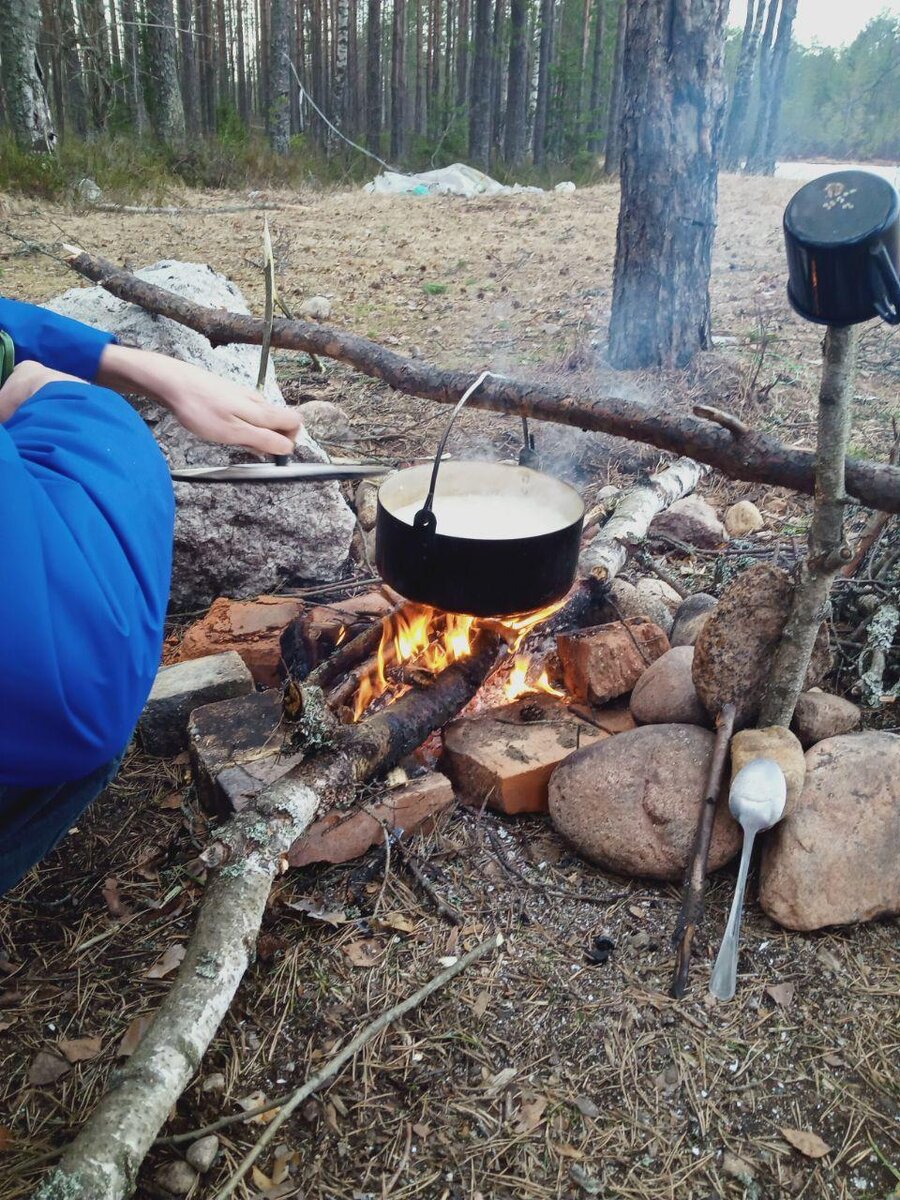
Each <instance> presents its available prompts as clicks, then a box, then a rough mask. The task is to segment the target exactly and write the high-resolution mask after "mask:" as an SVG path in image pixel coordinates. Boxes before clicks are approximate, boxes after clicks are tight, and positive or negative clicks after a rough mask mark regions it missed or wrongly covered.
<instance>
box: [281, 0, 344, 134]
mask: <svg viewBox="0 0 900 1200" xmlns="http://www.w3.org/2000/svg"><path fill="white" fill-rule="evenodd" d="M344 2H345V4H346V0H344ZM269 19H270V21H271V28H270V32H269V48H270V54H271V58H270V59H269V141H270V142H271V144H272V149H273V150H274V151H275V153H276V154H287V153H288V152H289V150H290V148H291V98H290V88H291V66H290V58H289V55H290V47H291V33H290V4H289V2H288V0H271V2H270V4H269Z"/></svg>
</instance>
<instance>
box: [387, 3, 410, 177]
mask: <svg viewBox="0 0 900 1200" xmlns="http://www.w3.org/2000/svg"><path fill="white" fill-rule="evenodd" d="M406 102H407V96H406V0H394V23H393V36H392V39H391V157H392V158H393V160H394V161H395V162H400V161H401V160H402V159H403V158H404V156H405V154H406Z"/></svg>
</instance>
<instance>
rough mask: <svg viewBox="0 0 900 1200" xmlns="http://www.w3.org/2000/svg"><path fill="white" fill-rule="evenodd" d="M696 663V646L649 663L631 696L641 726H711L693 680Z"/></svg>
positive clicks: (632, 710) (633, 710)
mask: <svg viewBox="0 0 900 1200" xmlns="http://www.w3.org/2000/svg"><path fill="white" fill-rule="evenodd" d="M693 662H694V647H693V646H676V647H675V649H674V650H667V651H666V653H665V654H664V655H662V657H661V658H658V659H657V660H656V662H654V663H651V664H650V666H649V667H648V668H647V670H646V671H645V672H644V673H643V675H642V676H641V677H640V679H639V680H638V681H637V683H636V684H635V685H634V691H633V692H632V693H631V715H632V716H633V717H634V719H635V720H636V721H637V723H638V724H639V725H702V726H704V727H707V726H709V724H710V718H709V716H708V715H707V712H706V709H705V708H704V707H703V705H702V704H701V703H700V697H699V696H698V695H697V689H696V688H695V687H694V681H693V679H692V678H691V667H692V665H693Z"/></svg>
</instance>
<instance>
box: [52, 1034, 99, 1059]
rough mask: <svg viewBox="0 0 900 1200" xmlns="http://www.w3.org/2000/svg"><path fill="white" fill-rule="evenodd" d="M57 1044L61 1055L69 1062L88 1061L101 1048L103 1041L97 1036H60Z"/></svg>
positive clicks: (94, 1056) (95, 1055)
mask: <svg viewBox="0 0 900 1200" xmlns="http://www.w3.org/2000/svg"><path fill="white" fill-rule="evenodd" d="M58 1045H59V1049H60V1052H61V1053H62V1055H63V1057H64V1058H65V1059H66V1060H67V1062H70V1063H80V1062H89V1061H90V1060H91V1059H92V1058H96V1057H97V1055H98V1054H99V1053H100V1051H101V1050H102V1049H103V1041H102V1039H101V1038H98V1037H85V1038H60V1039H59V1043H58Z"/></svg>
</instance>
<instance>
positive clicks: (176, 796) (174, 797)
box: [156, 792, 184, 809]
mask: <svg viewBox="0 0 900 1200" xmlns="http://www.w3.org/2000/svg"><path fill="white" fill-rule="evenodd" d="M183 800H184V793H183V792H169V794H168V796H163V798H162V800H160V802H159V804H157V806H156V807H157V808H168V809H175V808H181V805H182V802H183Z"/></svg>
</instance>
